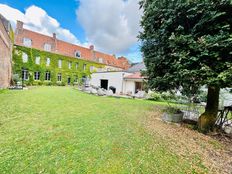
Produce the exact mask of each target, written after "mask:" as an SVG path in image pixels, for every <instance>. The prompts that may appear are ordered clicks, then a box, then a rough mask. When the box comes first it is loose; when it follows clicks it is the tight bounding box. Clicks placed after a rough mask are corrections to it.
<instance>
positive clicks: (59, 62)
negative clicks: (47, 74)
mask: <svg viewBox="0 0 232 174" xmlns="http://www.w3.org/2000/svg"><path fill="white" fill-rule="evenodd" d="M58 67H59V68H61V67H62V60H61V59H60V60H58Z"/></svg>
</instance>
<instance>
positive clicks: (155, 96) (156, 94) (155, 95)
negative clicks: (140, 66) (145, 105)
mask: <svg viewBox="0 0 232 174" xmlns="http://www.w3.org/2000/svg"><path fill="white" fill-rule="evenodd" d="M148 99H149V100H154V101H161V100H162V97H161V94H160V93H159V92H152V93H151V94H150V95H149V97H148Z"/></svg>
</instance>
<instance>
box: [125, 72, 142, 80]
mask: <svg viewBox="0 0 232 174" xmlns="http://www.w3.org/2000/svg"><path fill="white" fill-rule="evenodd" d="M144 78H145V77H144V76H142V75H141V73H140V72H136V73H134V74H131V75H128V76H125V77H124V79H144Z"/></svg>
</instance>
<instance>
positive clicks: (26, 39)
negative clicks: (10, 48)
mask: <svg viewBox="0 0 232 174" xmlns="http://www.w3.org/2000/svg"><path fill="white" fill-rule="evenodd" d="M31 44H32V40H31V39H30V38H23V45H24V46H26V47H31Z"/></svg>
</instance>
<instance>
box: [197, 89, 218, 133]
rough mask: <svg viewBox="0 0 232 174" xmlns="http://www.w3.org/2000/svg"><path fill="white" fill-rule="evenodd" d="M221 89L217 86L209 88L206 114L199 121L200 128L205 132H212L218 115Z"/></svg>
mask: <svg viewBox="0 0 232 174" xmlns="http://www.w3.org/2000/svg"><path fill="white" fill-rule="evenodd" d="M219 92H220V88H219V87H215V86H209V87H208V95H207V104H206V108H205V112H204V113H203V114H202V115H201V116H200V118H199V120H198V128H199V129H200V130H201V131H203V132H208V131H209V130H212V128H213V126H214V124H215V122H216V119H217V114H218V105H219Z"/></svg>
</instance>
